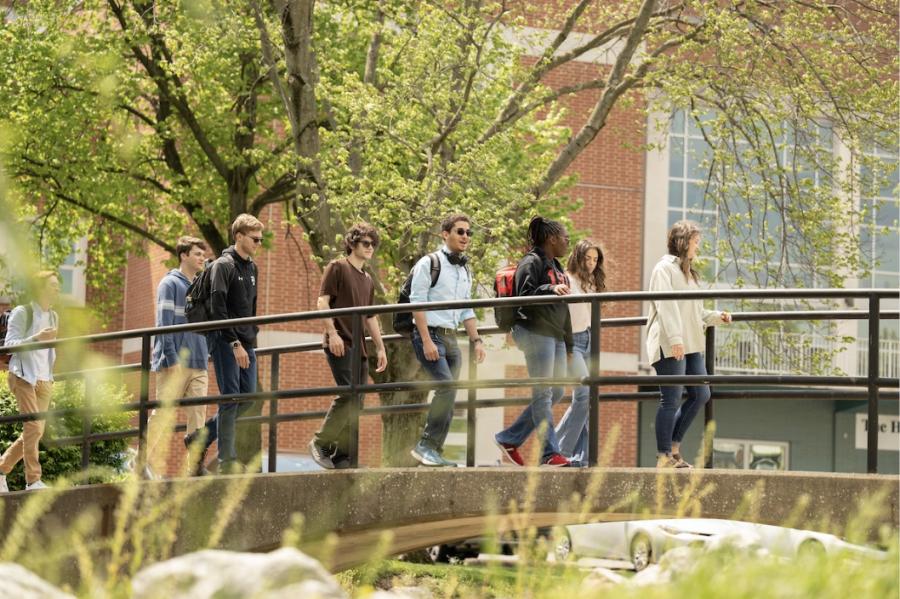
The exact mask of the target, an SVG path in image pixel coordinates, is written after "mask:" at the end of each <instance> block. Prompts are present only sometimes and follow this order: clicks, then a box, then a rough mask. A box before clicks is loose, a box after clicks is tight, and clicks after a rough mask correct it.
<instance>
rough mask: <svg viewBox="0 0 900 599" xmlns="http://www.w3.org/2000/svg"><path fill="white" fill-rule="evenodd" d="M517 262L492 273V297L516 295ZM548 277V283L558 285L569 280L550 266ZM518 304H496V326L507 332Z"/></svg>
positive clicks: (513, 320)
mask: <svg viewBox="0 0 900 599" xmlns="http://www.w3.org/2000/svg"><path fill="white" fill-rule="evenodd" d="M517 268H518V264H510V265H509V266H504V267H503V268H501V269H500V270H498V271H497V274H496V275H494V297H515V295H516V269H517ZM547 276H549V277H550V283H551V284H553V285H558V284H560V283H564V284H566V285H568V284H569V280H568V278H567V277H566V275H565V274H563V276H562V277H558V276H557V275H556V271H555V270H553V269H552V268H551V269H550V270H549V271H548V272H547ZM518 309H519V308H518V306H496V307H495V308H494V320H495V321H496V322H497V328H499V329H500V330H501V331H503V332H504V333H508V332H509V331H510V330H511V329H512V327H513V325H514V324H515V322H516V312H517V311H518Z"/></svg>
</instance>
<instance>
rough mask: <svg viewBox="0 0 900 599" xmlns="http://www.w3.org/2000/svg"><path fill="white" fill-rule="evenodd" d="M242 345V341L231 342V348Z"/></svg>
mask: <svg viewBox="0 0 900 599" xmlns="http://www.w3.org/2000/svg"><path fill="white" fill-rule="evenodd" d="M240 346H241V342H240V341H232V342H231V349H237V348H239V347H240Z"/></svg>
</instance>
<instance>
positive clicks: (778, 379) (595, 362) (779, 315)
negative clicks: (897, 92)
mask: <svg viewBox="0 0 900 599" xmlns="http://www.w3.org/2000/svg"><path fill="white" fill-rule="evenodd" d="M896 297H897V291H896V290H887V289H753V290H745V289H727V290H721V289H717V290H709V291H681V292H664V293H662V292H645V291H636V292H607V293H598V294H588V295H574V296H559V297H558V296H539V297H512V298H503V299H479V300H464V301H450V302H430V303H419V304H387V305H376V306H366V307H357V308H341V309H337V310H319V311H308V312H296V313H289V314H275V315H268V316H257V317H252V318H240V319H232V320H225V321H215V322H206V323H198V324H183V325H175V326H169V327H161V328H143V329H134V330H128V331H118V332H112V333H101V334H96V335H86V336H81V337H72V338H68V339H57V340H54V341H48V342H40V343H29V344H23V345H17V346H11V347H0V351H6V352H11V353H16V352H20V351H30V350H34V349H43V348H48V347H57V346H65V345H69V344H89V343H99V342H104V341H119V340H123V339H134V338H138V339H140V340H141V361H140V363H138V364H126V365H122V366H116V367H112V368H107V369H101V370H105V371H111V372H128V371H135V370H137V371H140V392H139V397H138V401H137V402H131V403H126V404H122V405H119V406H117V407H116V409H117V410H119V411H124V412H131V411H136V412H137V413H138V427H137V428H136V429H127V430H122V431H111V432H106V433H92V432H91V428H90V424H91V416H92V414H93V413H92V411H91V408H90V406H85V407H84V408H79V409H66V410H59V409H57V410H49V411H47V412H41V413H33V414H20V415H15V416H4V417H0V424H6V423H14V422H25V421H29V420H35V419H41V418H47V417H54V416H59V415H62V414H64V413H73V412H75V413H80V414H81V415H82V418H83V419H84V420H83V422H84V425H85V426H84V429H83V434H82V435H79V436H75V437H68V438H61V439H55V440H54V441H53V442H54V443H55V444H60V445H61V444H80V445H81V449H82V466H83V467H85V468H86V467H87V465H88V461H89V458H90V445H91V443H92V442H95V441H101V440H107V439H122V438H132V437H137V438H138V456H139V458H138V459H139V463H143V460H144V457H145V451H146V438H147V420H148V415H149V413H150V411H151V410H152V409H154V408H156V407H160V403H159V402H156V401H153V400H151V399H150V352H151V339H152V337H153V335H157V334H166V333H176V332H188V331H191V332H205V331H214V330H216V329H221V328H230V327H233V326H236V325H249V324H254V325H270V324H278V323H285V322H298V321H308V320H318V319H322V318H325V317H332V318H333V317H337V316H350V317H352V322H353V327H352V330H353V333H352V334H353V339H354V343H353V345H352V349H351V372H353V373H354V377H353V379H352V380H351V382H350V384H349V385H345V386H338V385H335V386H326V387H314V388H294V389H281V388H280V385H279V379H280V360H281V356H282V355H285V354H289V353H295V352H306V351H318V350H321V343H318V342H315V343H303V344H296V345H285V346H276V347H266V348H259V349H257V351H256V354H257V356H269V360H270V369H269V376H270V381H269V390H268V391H261V392H256V393H244V394H235V395H216V396H207V397H193V398H184V399H180V400H178V401H175V402H172V404H171V405H172V406H179V407H180V406H190V405H199V404H203V405H209V404H219V403H222V402H227V401H234V400H253V401H259V402H262V401H268V402H269V411H268V414H264V415H260V416H250V417H243V418H240V419H239V421H241V422H258V423H265V424H268V458H269V468H270V471H274V469H275V456H276V452H277V448H278V425H279V424H280V423H282V422H291V421H298V420H314V419H320V418H323V417H324V416H325V413H326V412H325V411H324V410H316V411H304V412H293V413H283V412H280V411H279V407H278V402H279V400H280V399H287V398H300V397H319V396H328V395H335V394H337V393H341V392H349V393H351V394H352V395H354V396H355V398H356V401H354V402H351V414H350V429H351V430H350V438H351V446H350V458H351V465H352V466H353V467H356V466H357V465H358V463H359V462H358V460H359V452H358V440H359V419H360V417H361V416H363V415H376V414H390V413H403V412H419V411H424V410H427V409H428V404H427V403H418V404H406V405H395V406H378V407H364V406H363V401H362V399H363V396H364V394H366V393H375V392H383V391H400V390H432V389H436V388H440V387H450V388H455V389H466V390H467V391H468V393H467V398H466V400H464V401H457V402H456V406H455V408H456V409H458V410H465V411H466V415H467V419H466V422H467V428H466V432H467V448H466V464H467V465H468V466H473V465H474V463H475V437H476V435H475V431H476V427H477V411H478V409H480V408H488V407H497V406H516V405H526V404H528V403H530V399H528V398H508V399H481V400H479V399H478V398H477V391H478V389H488V388H523V387H524V388H528V387H534V386H538V385H548V384H554V385H587V386H588V387H589V389H590V394H589V404H590V407H589V416H588V432H589V442H588V446H589V457H588V461H589V464H590V465H591V466H595V465H597V460H598V457H599V456H598V449H599V443H598V441H599V439H598V432H599V426H598V423H599V404H600V402H601V401H634V400H638V399H655V398H657V397H658V393H656V392H610V393H601V391H600V389H601V388H602V387H605V386H611V385H665V384H685V385H690V384H709V385H713V388H712V399H711V400H710V401H709V402H708V403H707V404H706V412H705V418H706V421H707V422H709V421H710V420H712V418H713V400H715V399H754V398H758V397H760V395H759V394H758V393H756V392H754V391H750V390H739V391H727V390H722V389H719V387H728V386H749V387H754V386H771V385H779V386H786V387H800V388H799V389H783V390H778V391H772V390H766V391H765V395H764V397H765V398H767V399H770V398H774V399H779V398H780V399H860V400H868V418H869V422H878V409H879V406H878V402H879V399H896V398H897V393H896V391H893V392H892V391H888V389H898V388H900V380H898V378H897V377H896V376H894V377H884V376H880V373H879V350H880V343H879V323H880V321H881V320H882V319H897V318H898V311H896V310H894V311H882V310H881V300H882V299H888V298H896ZM847 298H856V299H864V300H866V301H867V304H868V306H867V309H866V310H815V311H787V312H745V313H738V314H734V315H733V316H734V320H735V321H736V322H742V321H744V322H749V321H763V320H867V321H868V323H869V327H868V330H869V337H868V344H867V345H868V351H867V352H866V357H867V360H866V365H867V370H866V373H865V376H809V375H785V374H779V375H771V374H770V375H760V374H753V375H716V374H715V363H716V362H715V360H716V355H715V352H716V343H715V328H714V327H710V328H709V329H707V337H706V365H707V372H708V375H707V376H649V375H625V376H603V375H601V364H600V331H601V329H602V328H612V327H622V326H642V325H645V324H646V318H645V317H643V316H638V317H628V318H607V319H601V312H602V306H603V304H609V303H615V302H623V301H651V300H674V299H811V300H815V299H847ZM585 302H587V303H590V304H591V354H590V360H589V375H588V376H587V377H585V378H583V379H577V378H560V379H534V378H528V379H513V378H503V379H482V380H479V379H478V368H477V363H476V361H475V352H474V347H472V346H471V344H470V347H469V375H468V378H467V379H466V380H460V381H452V382H434V381H392V382H386V383H376V384H367V383H366V382H365V381H360V380H358V373H359V366H360V360H361V359H362V356H361V353H360V349H359V348H360V347H361V344H362V343H363V340H364V337H363V319H364V318H368V317H370V316H373V315H379V314H387V313H393V312H407V311H419V310H422V311H427V310H437V309H448V308H456V309H458V308H463V307H471V308H490V307H497V306H524V305H541V304H551V303H565V304H569V303H585ZM480 333H481V334H483V335H486V334H498V333H500V331H499V329H497V328H487V329H481V330H480ZM384 339H385V341H386V342H389V343H392V342H398V341H401V340H406V338H405V337H402V336H400V335H386V336H385V337H384ZM88 372H89V371H82V372H75V373H65V374H62V375H58V376H57V377H56V378H57V380H63V379H66V378H73V377H79V376H85V375H86V374H87V373H88ZM90 372H92V371H90ZM832 387H842V388H846V389H842V390H840V391H838V390H835V389H833V388H832ZM175 430H184V426H183V425H179V426H176V427H175ZM877 433H878V427H876V426H870V427H868V449H867V470H868V472H871V473H874V472H877V469H878V435H877Z"/></svg>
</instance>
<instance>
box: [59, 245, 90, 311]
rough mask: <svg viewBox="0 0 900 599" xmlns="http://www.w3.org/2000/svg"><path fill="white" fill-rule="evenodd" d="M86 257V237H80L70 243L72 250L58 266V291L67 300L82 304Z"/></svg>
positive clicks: (84, 289) (83, 299) (84, 290)
mask: <svg viewBox="0 0 900 599" xmlns="http://www.w3.org/2000/svg"><path fill="white" fill-rule="evenodd" d="M86 259H87V239H85V238H82V239H80V240H78V241H76V242H75V243H73V244H72V252H71V253H70V254H69V255H68V256H66V259H65V260H64V261H63V263H62V264H61V265H60V266H59V277H60V281H59V282H60V291H61V292H62V294H63V295H64V296H66V297H67V298H68V299H69V301H71V302H72V303H74V304H76V305H78V306H84V302H85V296H86V293H85V292H86V284H85V277H84V264H85V261H86Z"/></svg>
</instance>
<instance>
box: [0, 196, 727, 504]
mask: <svg viewBox="0 0 900 599" xmlns="http://www.w3.org/2000/svg"><path fill="white" fill-rule="evenodd" d="M263 230H264V226H263V224H262V222H260V221H259V220H258V219H257V218H255V217H253V216H251V215H249V214H242V215H240V216H238V217H237V218H236V219H235V221H234V222H233V223H232V225H231V230H230V232H231V236H232V238H233V240H234V244H233V245H232V246H229V247H228V248H226V249H225V250H224V251H223V252H222V255H221V256H220V257H218V258H216V259H215V260H214V261H212V262H211V263H207V261H206V253H207V251H208V248H207V245H206V244H205V242H204V241H203V240H201V239H198V238H196V237H189V236H185V237H181V238H180V239H179V240H178V242H177V244H176V247H175V252H176V254H177V257H178V260H179V266H178V267H177V268H175V269H172V270H171V271H170V272H168V273H167V274H166V275H165V276H164V277H163V279H162V281H161V282H160V283H159V286H158V289H157V301H156V326H158V327H163V326H170V325H177V324H184V323H186V322H188V319H187V316H186V308H187V309H188V310H189V309H190V308H188V307H187V303H188V301H189V299H190V298H189V289H190V288H191V285H192V283H193V282H194V281H196V280H198V277H199V275H200V273H201V272H202V271H203V270H204V269H209V272H208V273H207V274H208V277H207V278H208V286H209V296H208V307H207V309H208V312H209V313H208V315H207V318H208V319H209V320H231V319H237V318H244V317H251V316H255V315H256V298H257V288H258V285H259V274H258V270H257V267H256V264H255V262H254V261H253V257H254V256H255V255H256V253H257V252H258V251H259V249H260V247H261V245H262V241H263ZM474 234H475V233H474V230H473V228H472V222H471V219H470V218H469V217H468V216H467V215H465V214H451V215H449V216H447V217H446V218H445V219H444V220H443V221H442V222H441V225H440V236H441V238H442V241H443V243H442V244H441V246H440V248H438V250H437V251H435V252H433V253H431V254H428V255H426V256H424V257H422V258H421V259H420V260H419V261H418V262H417V263H416V264H415V266H414V267H413V269H412V271H411V274H410V280H409V301H410V302H411V303H426V302H442V301H453V300H468V299H471V294H472V275H471V270H470V267H469V257H468V255H467V254H466V252H467V250H468V249H469V246H470V244H471V243H472V240H473V236H474ZM528 241H529V245H530V249H529V251H528V252H527V253H526V254H525V255H524V256H523V257H522V259H521V260H519V262H518V263H517V265H516V266H515V275H514V278H513V282H512V286H513V291H512V295H515V296H520V297H529V296H541V295H556V296H564V295H572V294H576V295H577V294H588V293H598V292H602V291H605V290H606V270H605V265H604V260H605V257H604V251H603V248H602V246H601V245H600V244H599V243H596V242H593V241H591V240H582V241H580V242H579V243H578V244H576V245H575V248H574V250H573V251H572V253H571V255H569V258H568V261H567V263H566V267H565V268H563V266H562V263H561V260H562V259H563V258H564V257H565V256H566V255H567V254H569V236H568V234H567V232H566V229H565V228H564V227H563V225H562V224H560V223H559V222H556V221H553V220H549V219H546V218H543V217H540V216H538V217H535V218H533V219H532V220H531V222H530V224H529V226H528ZM699 241H700V229H699V227H698V226H697V225H696V223H693V222H691V221H680V222H678V223H676V224H675V225H674V226H673V227H672V228H671V230H670V231H669V235H668V254H667V255H665V256H663V257H662V258H661V259H660V261H659V263H658V264H657V265H656V267H655V268H654V269H653V272H652V274H651V277H650V290H651V291H677V290H690V289H698V288H699V285H698V283H699V276H698V274H697V272H696V270H695V269H694V268H693V266H692V262H693V260H694V258H695V257H696V255H697V250H698V247H699ZM343 243H344V248H343V249H344V254H345V256H344V257H343V258H341V259H338V260H335V261H333V262H331V263H330V264H328V266H327V267H326V269H325V271H324V274H323V277H322V284H321V289H320V292H319V296H318V300H317V308H318V309H320V310H329V309H337V308H348V307H364V306H369V305H372V304H373V303H374V301H375V286H374V282H373V280H372V278H371V276H370V275H369V274H368V273H367V272H366V270H365V266H366V263H367V262H368V261H369V260H371V259H372V256H373V255H374V253H375V251H376V250H377V247H378V244H379V234H378V231H377V230H376V229H375V228H374V227H372V226H371V225H369V224H367V223H358V224H355V225H353V226H352V227H351V228H350V229H349V230H348V231H347V233H346V235H345V236H344V242H343ZM32 289H33V293H32V295H33V299H32V301H30V302H28V303H26V304H24V305H21V306H17V307H16V308H15V309H13V310H12V312H11V314H10V316H9V326H8V330H7V334H6V337H5V341H4V344H5V345H18V344H22V343H29V342H34V341H49V340H52V339H55V338H56V331H57V328H58V317H57V316H56V313H55V312H54V311H53V310H52V305H53V304H54V303H55V302H56V299H57V297H58V294H59V279H58V277H57V275H55V274H54V273H52V272H43V273H39V274H38V275H37V276H36V277H35V280H34V284H33V285H32ZM650 304H651V305H650V314H649V318H648V332H647V353H648V356H650V357H651V359H652V360H653V367H654V369H655V370H656V372H657V374H660V375H670V374H701V375H702V374H706V370H705V362H704V359H703V355H702V352H703V349H704V340H703V332H704V328H705V327H706V326H709V325H714V324H722V323H727V322H730V321H731V316H730V314H728V313H727V312H720V311H710V310H706V309H704V308H703V304H702V301H701V300H687V299H685V300H660V301H652V302H651V303H650ZM412 321H413V323H412V330H411V343H412V347H413V350H414V352H415V355H416V358H417V359H418V361H419V363H420V364H421V366H422V368H423V369H424V370H425V372H427V373H428V375H429V376H430V377H431V378H432V379H433V380H435V381H455V380H457V379H458V377H459V373H460V368H461V365H462V353H461V351H460V348H459V345H458V341H457V338H458V330H459V328H460V325H462V327H463V328H464V330H465V333H466V334H467V335H468V337H469V340H470V341H471V342H472V344H473V345H474V348H475V358H476V360H477V361H478V362H483V361H484V359H485V357H486V355H487V354H486V351H485V346H484V343H483V341H482V339H481V337H480V336H479V333H478V327H477V322H476V317H475V312H474V311H473V310H472V309H471V308H462V309H442V310H428V311H415V312H413V313H412ZM590 324H591V322H590V304H589V303H572V304H564V303H553V304H543V305H529V306H520V307H518V308H516V309H515V311H514V316H513V318H512V323H511V330H510V337H511V341H512V342H513V343H514V344H515V345H516V346H517V347H519V348H520V349H521V350H522V352H523V353H524V356H525V363H526V366H527V370H528V375H529V377H532V378H549V377H553V378H565V377H578V378H582V377H585V376H587V374H588V367H587V358H588V356H589V354H590ZM364 326H365V329H366V331H365V332H367V333H368V335H369V336H370V337H371V339H372V342H373V346H374V350H375V354H376V355H375V360H374V362H375V365H376V371H377V372H382V371H384V370H385V368H386V367H387V353H386V351H385V347H384V342H383V340H382V337H381V330H380V326H379V322H378V319H377V317H375V316H372V317H369V318H366V319H365V320H364ZM257 333H258V327H256V326H253V325H239V326H233V327H228V328H223V329H218V330H216V331H212V332H209V333H206V334H198V333H167V334H160V335H157V336H155V337H154V343H153V354H152V360H151V369H152V370H153V371H155V372H157V384H156V388H157V395H156V399H157V401H158V402H160V404H161V405H165V404H169V403H171V402H173V401H175V400H178V399H182V398H185V397H203V396H206V395H207V394H208V387H209V381H208V375H207V364H208V361H209V359H210V358H212V361H213V364H214V366H215V374H216V382H217V384H218V388H219V393H221V394H222V395H224V396H228V395H235V394H241V393H253V392H255V391H256V382H257V371H256V355H255V350H254V348H255V346H256V337H257ZM353 343H354V338H353V326H352V318H351V317H346V316H340V317H336V318H326V319H324V337H323V342H322V345H323V349H324V352H325V356H326V359H327V362H328V365H329V367H330V369H331V372H332V375H333V377H334V380H335V383H336V384H337V385H349V384H350V382H351V380H352V379H353V374H354V373H353V372H352V361H351V358H350V356H351V354H352V349H353ZM359 352H360V355H361V357H362V359H361V360H360V362H359V368H360V370H359V372H358V373H356V374H357V377H358V378H357V380H359V381H365V380H367V377H368V362H369V360H368V359H367V350H366V347H365V344H363V346H362V347H360V348H359ZM54 359H55V352H54V350H53V349H52V348H51V349H40V350H33V351H28V352H17V353H15V354H13V355H12V358H11V360H10V365H9V383H10V389H11V390H12V392H13V393H14V395H15V396H16V400H17V402H18V404H19V410H20V412H21V413H31V412H39V411H45V410H46V409H47V408H48V406H49V401H50V390H51V388H52V380H53V376H52V371H53V363H54ZM687 390H688V393H687V394H688V398H687V400H686V401H685V402H684V403H682V401H681V397H682V392H683V387H682V386H662V387H660V391H661V394H660V401H659V406H658V410H657V416H656V435H657V452H658V460H657V466H658V467H660V468H686V467H690V465H689V464H688V463H687V462H686V461H685V460H684V458H683V457H682V456H681V454H680V444H681V441H682V439H683V438H684V435H685V433H686V431H687V429H688V427H689V426H690V424H691V422H692V421H693V419H694V417H695V416H696V414H697V412H698V411H699V409H700V407H701V406H703V404H704V403H705V402H706V401H708V399H709V396H710V393H709V388H708V386H706V385H697V386H690V387H688V388H687ZM456 393H457V392H456V390H455V389H452V388H449V387H440V388H438V389H437V390H436V391H435V392H434V395H433V397H432V400H431V404H430V406H429V410H428V413H427V416H426V419H425V425H424V428H423V430H422V433H421V436H420V438H419V440H418V442H417V443H416V444H415V446H414V447H412V448H411V455H412V456H413V458H415V459H416V460H417V461H418V462H419V463H421V464H423V465H425V466H431V467H441V466H456V463H455V462H452V461H450V460H448V459H446V458H445V457H444V456H443V449H444V443H445V442H446V439H447V434H448V432H449V430H450V424H451V421H452V419H453V407H454V402H455V398H456ZM562 397H563V388H562V387H559V386H542V385H539V386H535V387H533V388H532V398H531V402H530V404H529V405H528V406H527V407H526V408H525V409H524V410H523V411H522V412H521V414H519V416H518V417H517V418H516V420H515V421H514V422H513V423H512V424H511V425H510V426H509V427H507V428H505V429H504V430H502V431H500V432H498V433H497V434H496V435H495V436H494V439H495V442H496V444H497V446H498V448H499V449H500V450H501V452H502V454H503V456H504V457H505V458H506V459H508V460H509V461H510V462H512V463H513V464H516V465H519V466H524V465H526V461H525V458H524V457H523V456H522V454H521V453H520V448H521V447H522V445H523V444H524V443H525V442H526V441H527V440H528V438H529V437H530V436H531V435H532V434H538V436H539V437H540V439H541V442H542V447H541V451H540V464H541V465H544V466H562V467H566V466H585V465H587V455H588V448H587V439H588V429H587V426H588V424H587V423H588V388H587V387H584V386H576V388H575V389H574V392H573V395H572V403H571V405H570V406H569V407H568V409H567V411H566V413H565V415H564V416H563V418H562V419H561V420H560V422H559V424H558V425H557V426H554V423H553V411H552V410H553V405H554V404H556V403H558V402H559V400H560V399H561V398H562ZM353 401H354V396H353V395H351V394H349V393H344V394H341V395H339V396H338V397H336V398H335V399H333V400H332V402H331V406H330V408H329V410H328V413H327V415H326V416H325V419H324V421H323V423H322V425H321V428H320V429H319V431H318V432H317V433H316V434H315V436H314V438H313V439H312V440H311V441H310V442H309V451H310V455H311V456H312V458H313V459H314V460H315V462H316V463H317V464H319V465H320V466H322V467H323V468H326V469H341V468H349V467H350V465H351V460H350V449H349V448H350V422H349V418H350V414H351V407H352V402H353ZM251 404H252V402H249V401H223V402H221V403H220V404H219V408H218V411H217V413H216V415H215V416H214V417H212V418H209V419H207V418H206V406H205V405H195V406H188V407H185V412H186V417H187V434H186V435H185V437H184V443H185V446H186V447H187V448H188V449H189V450H190V451H189V460H190V468H191V470H192V471H193V473H195V474H198V475H200V474H204V473H205V472H206V469H205V462H206V460H205V456H206V451H207V449H208V448H209V446H210V445H211V444H212V443H213V442H214V441H217V442H218V470H219V472H222V473H227V472H232V471H239V470H241V469H242V468H243V467H245V466H246V464H241V463H239V461H238V455H237V451H236V448H235V424H236V420H237V417H238V416H239V415H240V414H242V413H243V412H245V411H246V410H247V409H248V408H249V407H250V405H251ZM170 424H171V423H167V422H166V421H165V419H164V418H160V416H159V415H158V414H157V413H156V411H155V410H154V412H153V413H151V415H150V419H149V426H148V435H147V453H146V456H145V460H144V463H145V464H146V466H145V467H144V471H143V474H144V476H145V477H148V478H154V477H155V476H156V475H155V474H154V472H153V465H154V463H155V462H154V457H155V456H158V455H159V452H158V451H157V447H158V445H159V444H160V442H161V440H163V439H165V438H166V429H167V428H170ZM43 428H44V422H43V420H33V421H29V422H26V423H25V425H24V432H23V434H22V436H21V437H20V438H19V439H18V440H16V442H15V443H13V444H12V445H11V446H10V447H9V448H7V450H6V452H5V453H4V454H3V456H2V457H0V492H6V491H8V488H7V483H6V474H8V473H9V472H10V471H11V470H12V468H13V467H14V466H15V464H16V463H17V462H18V461H19V460H21V459H23V458H24V460H25V465H26V481H27V488H28V489H37V488H43V483H42V482H41V480H40V479H41V469H40V463H39V461H38V442H39V440H40V438H41V436H42V434H43ZM156 466H157V467H159V464H156Z"/></svg>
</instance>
